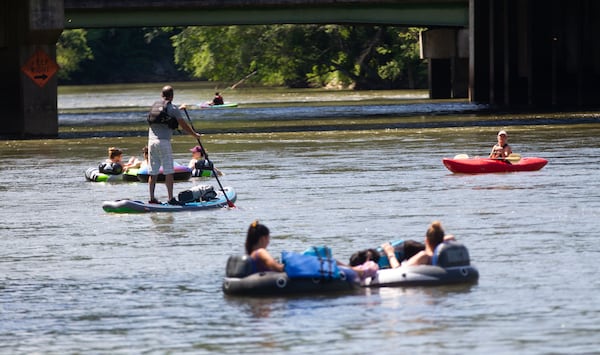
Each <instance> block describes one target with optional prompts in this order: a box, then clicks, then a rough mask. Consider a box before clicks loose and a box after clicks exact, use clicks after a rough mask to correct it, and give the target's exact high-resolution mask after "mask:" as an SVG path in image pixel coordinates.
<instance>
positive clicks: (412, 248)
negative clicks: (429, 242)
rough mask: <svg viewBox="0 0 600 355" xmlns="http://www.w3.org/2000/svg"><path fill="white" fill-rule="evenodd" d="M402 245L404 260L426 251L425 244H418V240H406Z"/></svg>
mask: <svg viewBox="0 0 600 355" xmlns="http://www.w3.org/2000/svg"><path fill="white" fill-rule="evenodd" d="M402 244H403V248H404V259H406V260H408V259H410V258H412V257H413V256H414V255H416V254H417V253H418V252H420V251H423V250H425V244H423V243H421V242H417V241H416V240H412V239H409V240H405V241H404V243H402Z"/></svg>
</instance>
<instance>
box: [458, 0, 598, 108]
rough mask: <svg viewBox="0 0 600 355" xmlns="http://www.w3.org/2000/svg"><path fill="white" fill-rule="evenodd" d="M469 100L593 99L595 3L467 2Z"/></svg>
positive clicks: (531, 103)
mask: <svg viewBox="0 0 600 355" xmlns="http://www.w3.org/2000/svg"><path fill="white" fill-rule="evenodd" d="M469 11H470V15H469V31H470V41H469V45H470V50H469V61H470V62H469V69H470V73H469V78H470V83H469V88H470V100H471V101H474V102H484V103H490V104H492V105H494V106H502V107H522V106H527V107H538V108H551V107H559V106H568V107H586V106H588V107H589V106H598V104H599V103H600V85H598V82H600V42H599V41H597V40H596V37H597V35H598V34H600V23H599V22H598V21H596V18H597V17H598V15H600V2H598V1H594V0H470V2H469Z"/></svg>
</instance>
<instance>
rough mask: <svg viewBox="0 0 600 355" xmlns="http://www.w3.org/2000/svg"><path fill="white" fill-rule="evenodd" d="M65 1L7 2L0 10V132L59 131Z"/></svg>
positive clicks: (38, 133)
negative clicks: (60, 46)
mask: <svg viewBox="0 0 600 355" xmlns="http://www.w3.org/2000/svg"><path fill="white" fill-rule="evenodd" d="M62 4H63V2H62V1H52V0H22V1H2V2H1V3H0V13H2V14H7V15H6V16H0V73H1V77H2V80H0V92H1V93H2V101H3V110H2V111H3V113H2V115H1V116H0V120H1V122H2V124H1V125H0V135H6V136H11V137H17V138H27V137H33V136H48V137H53V136H56V135H57V134H58V110H57V103H56V99H57V80H56V75H55V74H56V71H57V70H58V66H57V65H56V63H55V59H56V42H57V41H58V37H59V36H60V34H61V32H62V30H63V25H64V9H63V5H62Z"/></svg>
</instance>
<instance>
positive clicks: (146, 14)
mask: <svg viewBox="0 0 600 355" xmlns="http://www.w3.org/2000/svg"><path fill="white" fill-rule="evenodd" d="M212 2H214V1H205V2H204V1H201V2H198V1H175V2H170V3H169V7H168V8H165V7H158V6H154V5H155V4H157V3H158V2H156V1H136V2H135V3H134V4H133V3H131V2H127V1H122V3H119V2H116V1H108V0H105V1H97V2H96V1H85V0H82V1H76V0H65V24H64V25H65V28H90V27H143V26H216V25H255V24H313V23H324V24H332V23H338V24H382V25H396V26H428V27H432V26H433V27H435V26H445V27H466V26H467V25H468V3H467V2H466V1H427V0H423V1H416V0H413V1H364V0H363V1H358V0H355V1H348V0H346V1H344V0H342V1H332V0H323V1H284V0H281V1H223V2H219V5H217V4H212V6H211V5H210V3H212ZM102 4H105V5H107V6H106V7H102V6H101V5H102ZM111 4H112V5H111ZM144 4H146V6H144ZM240 4H243V5H244V6H242V5H240Z"/></svg>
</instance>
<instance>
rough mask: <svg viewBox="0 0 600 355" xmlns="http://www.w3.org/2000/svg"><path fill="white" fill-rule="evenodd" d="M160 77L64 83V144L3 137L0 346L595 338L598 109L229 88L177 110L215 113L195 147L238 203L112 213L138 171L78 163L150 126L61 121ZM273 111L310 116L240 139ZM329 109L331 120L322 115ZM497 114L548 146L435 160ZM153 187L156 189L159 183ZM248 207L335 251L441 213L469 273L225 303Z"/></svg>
mask: <svg viewBox="0 0 600 355" xmlns="http://www.w3.org/2000/svg"><path fill="white" fill-rule="evenodd" d="M184 89H185V90H181V91H177V90H178V89H177V86H176V93H175V95H176V101H178V100H177V99H180V100H181V101H182V102H188V103H193V102H201V101H203V100H201V99H199V98H198V97H202V98H203V99H204V100H206V99H209V98H210V97H211V95H212V92H211V91H213V90H214V89H213V88H204V89H202V90H197V91H194V89H193V88H191V87H185V86H184ZM159 90H160V87H159V85H154V86H147V85H146V86H144V85H140V86H122V87H98V88H85V87H79V88H61V91H60V97H59V109H60V110H61V112H62V113H61V115H60V120H59V122H60V124H61V132H62V133H61V138H59V139H54V140H27V141H12V140H10V141H8V140H7V141H0V157H1V158H2V161H3V165H2V168H1V169H0V171H1V174H0V196H1V198H0V208H1V211H2V217H0V353H6V354H31V353H43V354H74V353H84V354H90V353H107V354H108V353H110V354H113V353H116V354H119V353H152V354H163V353H173V354H177V353H198V354H202V353H215V354H216V353H225V354H239V353H255V354H264V353H273V354H282V353H290V354H292V353H293V354H318V353H328V354H363V353H365V352H377V353H385V354H397V353H402V352H408V353H423V354H425V353H427V354H464V353H471V354H591V353H598V352H599V351H600V340H598V334H599V333H600V322H599V321H598V319H600V297H598V291H599V290H600V278H599V277H598V270H599V267H598V260H599V257H600V246H599V244H598V240H597V238H598V230H599V227H600V222H599V220H600V179H599V176H600V166H599V165H598V162H599V160H600V143H599V140H598V137H600V121H598V122H596V121H595V120H597V119H598V118H597V117H598V116H597V115H595V114H594V113H590V114H588V115H587V116H586V117H587V118H586V119H585V120H579V121H577V120H574V121H573V122H575V123H573V124H562V122H564V121H568V120H570V119H571V117H569V115H568V114H566V115H563V116H562V118H561V120H559V121H552V120H551V118H552V117H550V115H549V114H547V115H545V114H541V115H539V116H536V117H530V118H529V119H527V120H522V119H518V118H516V119H515V118H512V117H490V116H488V115H485V114H481V115H480V114H478V113H477V112H476V111H477V107H472V105H469V104H466V103H461V102H448V103H442V104H436V105H437V106H436V105H432V104H430V103H423V102H420V101H419V100H420V99H422V98H423V97H424V96H425V95H424V94H426V93H423V92H416V93H406V92H405V93H402V92H383V93H382V92H379V93H378V92H370V93H351V92H345V93H344V92H341V93H336V92H324V91H321V92H319V91H310V90H307V91H305V92H302V91H298V92H293V91H289V92H286V91H281V92H277V93H273V92H270V93H269V92H265V93H262V94H261V93H260V92H257V90H251V89H247V90H236V91H233V90H228V91H225V98H226V100H228V99H229V100H232V101H237V102H240V107H238V108H237V109H234V110H228V111H219V112H218V113H216V112H213V111H203V110H190V115H191V116H192V118H193V120H194V124H195V126H196V128H197V129H199V130H201V131H202V130H203V128H205V127H209V126H211V125H212V127H213V129H214V132H215V133H207V134H205V135H204V139H203V143H204V145H205V147H206V148H207V150H208V151H209V153H210V157H211V160H213V162H214V163H215V165H216V166H217V167H218V168H219V169H221V170H222V171H223V172H224V173H225V175H224V176H223V177H222V178H221V179H220V180H221V182H222V183H223V185H225V186H233V187H234V188H235V189H236V190H237V192H238V201H237V202H236V205H237V206H238V208H237V209H232V210H228V209H222V210H213V211H203V212H189V213H188V212H184V213H179V214H145V215H114V214H107V213H105V212H104V211H103V210H102V208H101V203H102V201H103V200H113V199H119V198H134V199H147V194H148V192H147V186H146V185H145V184H141V183H113V184H108V183H90V182H86V181H85V179H84V176H83V173H84V171H85V169H86V168H88V167H90V166H94V165H96V164H97V163H98V162H99V161H101V160H103V159H104V158H105V155H106V148H107V147H109V146H119V147H122V148H123V149H124V150H125V152H126V153H125V154H126V156H130V155H139V151H140V149H141V148H142V147H143V146H144V145H145V143H146V142H145V141H146V138H145V136H144V135H143V134H132V135H127V134H124V135H119V134H111V135H108V136H103V135H98V134H87V133H86V134H83V135H82V134H79V135H78V134H69V132H70V131H71V130H73V129H74V130H78V129H81V127H88V126H95V127H97V128H96V129H95V130H96V131H103V130H105V128H104V126H106V125H111V124H115V123H116V124H117V125H118V124H119V123H121V122H125V121H127V122H129V121H132V122H137V121H142V122H143V119H144V114H145V111H146V110H147V107H148V105H149V104H151V102H152V101H154V100H155V99H156V96H157V92H158V91H159ZM344 95H346V96H344ZM348 96H349V97H348ZM107 98H108V99H107ZM192 100H195V101H192ZM403 100H406V104H403ZM357 103H363V105H357ZM245 105H246V107H245ZM124 107H126V108H127V109H124ZM438 111H446V112H451V113H449V114H446V115H444V116H443V117H439V116H438V115H434V114H435V113H436V112H438ZM473 111H475V112H473ZM123 112H125V113H123ZM395 112H400V113H401V114H394V113H395ZM411 112H412V114H411ZM461 112H464V113H461ZM228 120H229V121H228ZM278 120H280V125H273V127H280V126H285V125H290V124H293V125H297V126H304V124H305V123H306V125H308V126H309V127H310V129H299V130H295V129H293V128H290V129H287V131H285V130H284V131H277V129H275V128H274V129H273V131H274V132H269V131H268V129H266V128H264V127H263V128H261V129H260V130H256V131H254V132H242V133H236V132H237V131H243V128H247V127H248V126H253V125H260V123H261V122H264V121H266V122H271V121H274V122H276V121H278ZM340 121H343V122H342V123H340ZM228 122H235V124H236V126H233V125H232V124H231V123H228ZM365 122H369V123H370V124H372V125H370V126H369V125H366V126H364V127H363V126H361V125H360V124H361V123H365ZM430 122H438V123H439V124H437V125H430V124H429V123H430ZM456 122H459V123H460V122H471V123H470V124H467V125H466V126H465V127H460V125H457V124H455V123H456ZM477 122H485V124H483V125H478V124H477ZM327 123H328V124H327ZM354 123H355V124H356V125H354V126H352V124H354ZM539 123H545V124H539ZM320 124H327V125H326V127H327V128H326V129H318V126H319V125H320ZM338 124H339V125H340V127H341V128H343V129H341V128H340V129H334V128H332V127H335V126H336V125H338ZM500 128H502V129H505V130H507V131H508V133H509V135H510V143H511V145H512V147H513V150H514V151H515V152H518V153H521V154H522V155H524V156H540V157H544V158H547V159H548V160H549V163H548V165H547V166H546V167H545V168H544V169H542V170H540V171H537V172H528V173H514V174H490V175H474V176H469V175H459V174H452V173H450V172H449V171H448V170H446V169H445V168H444V166H443V165H442V163H441V159H442V158H443V157H448V156H454V155H456V154H459V153H467V154H469V155H486V154H487V153H488V151H489V149H490V148H491V146H492V145H493V144H494V142H495V137H496V132H497V131H498V130H499V129H500ZM108 130H110V129H108ZM194 145H195V141H194V140H193V139H192V138H191V137H189V136H184V135H180V136H176V138H175V140H174V151H175V157H176V160H178V161H180V162H182V163H185V162H187V160H188V159H189V152H188V149H189V148H191V147H193V146H194ZM199 183H213V184H214V183H215V181H214V180H202V181H189V182H182V183H177V184H176V185H175V192H176V193H177V192H178V191H181V190H184V189H186V188H188V187H190V186H192V185H194V184H199ZM157 195H158V197H159V198H160V199H162V200H164V199H165V198H166V191H165V189H164V186H162V185H158V186H157ZM257 218H258V219H260V220H261V221H262V222H263V223H265V224H266V225H268V226H269V228H270V229H271V244H270V246H269V249H270V250H271V252H272V253H273V254H274V255H276V256H279V255H280V252H281V251H282V250H294V251H302V250H304V249H305V248H306V247H308V246H311V245H323V244H326V245H329V246H331V247H332V248H333V252H334V256H336V257H337V258H339V259H342V260H344V261H347V259H348V257H349V256H350V255H351V254H352V253H353V252H354V251H356V250H360V249H364V248H367V247H375V246H377V245H379V244H380V243H382V242H384V241H388V240H395V239H408V238H413V239H417V240H422V238H423V235H424V233H425V230H426V228H427V225H428V224H429V223H430V222H431V221H433V220H436V219H439V220H441V221H442V222H443V224H444V226H445V229H446V231H447V232H448V233H452V234H454V235H455V236H456V237H457V239H458V240H459V241H461V242H463V243H464V244H466V246H467V247H468V248H469V251H470V254H471V259H472V263H473V264H474V265H476V266H477V267H478V269H479V272H480V281H479V283H478V284H476V285H472V286H466V287H452V288H447V287H433V288H386V289H367V290H361V291H360V292H357V293H356V294H343V295H335V296H320V295H315V296H312V297H291V298H232V297H226V296H224V295H223V293H222V291H221V280H222V278H223V276H224V267H225V263H226V260H227V257H228V256H229V255H231V254H238V253H242V252H243V244H244V239H245V231H246V228H247V227H248V225H249V224H250V222H252V220H254V219H257Z"/></svg>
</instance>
